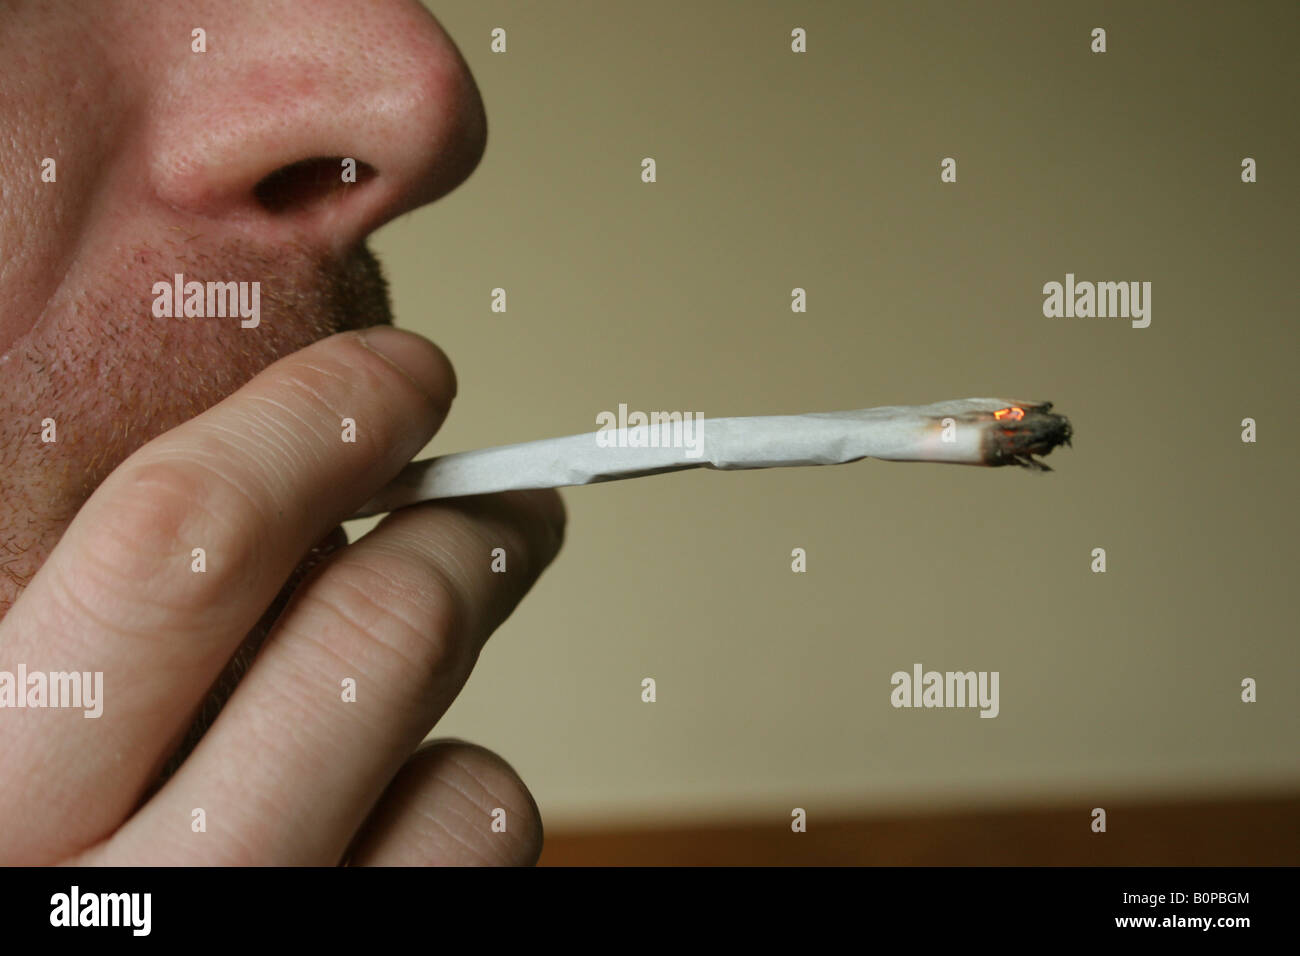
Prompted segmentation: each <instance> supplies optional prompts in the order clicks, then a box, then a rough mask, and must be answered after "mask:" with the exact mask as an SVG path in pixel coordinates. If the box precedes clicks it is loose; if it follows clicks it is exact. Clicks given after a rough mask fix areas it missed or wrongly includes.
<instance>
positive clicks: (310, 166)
mask: <svg viewBox="0 0 1300 956" xmlns="http://www.w3.org/2000/svg"><path fill="white" fill-rule="evenodd" d="M350 165H351V164H349V165H348V166H345V165H344V157H342V156H329V157H316V158H313V159H304V160H300V161H299V162H296V163H291V164H290V165H288V166H282V167H280V168H279V169H277V170H276V171H275V172H273V173H271V174H270V175H269V176H267V177H266V178H264V179H263V180H262V181H261V182H259V183H258V184H257V185H256V186H254V187H253V196H254V197H255V198H256V199H257V201H258V203H260V204H261V206H262V208H263V209H266V210H267V211H268V212H273V213H285V212H293V211H295V210H298V209H304V208H306V207H308V206H314V205H317V204H319V203H321V202H324V201H326V200H328V199H331V198H335V197H341V196H342V195H343V194H344V193H346V192H347V191H348V190H349V189H355V188H356V187H357V186H360V185H361V184H362V183H365V182H367V181H369V180H371V179H373V178H374V176H375V170H374V168H373V167H372V166H370V165H369V164H368V163H363V162H361V160H356V182H351V181H350V180H351V179H352V176H351V175H350V174H349V175H348V181H345V180H344V175H345V174H347V173H349V170H350Z"/></svg>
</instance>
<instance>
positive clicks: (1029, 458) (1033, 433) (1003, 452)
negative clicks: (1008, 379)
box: [984, 402, 1074, 471]
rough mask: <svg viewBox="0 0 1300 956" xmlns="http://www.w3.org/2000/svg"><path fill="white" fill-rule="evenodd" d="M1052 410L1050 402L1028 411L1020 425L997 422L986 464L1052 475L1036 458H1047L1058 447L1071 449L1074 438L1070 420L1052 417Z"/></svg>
mask: <svg viewBox="0 0 1300 956" xmlns="http://www.w3.org/2000/svg"><path fill="white" fill-rule="evenodd" d="M1051 408H1052V403H1051V402H1044V403H1043V404H1042V405H1035V406H1032V407H1027V408H1025V417H1024V418H1022V419H1020V421H1006V422H997V423H996V424H995V426H994V427H993V428H991V429H990V430H989V432H988V437H987V438H986V439H985V445H984V463H985V464H986V465H991V466H994V467H997V466H999V465H1020V466H1021V467H1022V468H1028V469H1030V470H1031V471H1051V470H1052V469H1051V468H1049V467H1048V466H1047V465H1045V464H1044V463H1043V462H1041V461H1038V460H1037V459H1035V458H1034V457H1033V456H1034V455H1046V454H1048V453H1049V452H1051V450H1052V449H1053V448H1055V447H1056V446H1057V445H1069V444H1070V439H1071V438H1072V437H1073V436H1074V428H1073V427H1072V426H1071V425H1070V420H1069V419H1068V418H1066V417H1065V416H1064V415H1056V414H1053V413H1052V412H1051Z"/></svg>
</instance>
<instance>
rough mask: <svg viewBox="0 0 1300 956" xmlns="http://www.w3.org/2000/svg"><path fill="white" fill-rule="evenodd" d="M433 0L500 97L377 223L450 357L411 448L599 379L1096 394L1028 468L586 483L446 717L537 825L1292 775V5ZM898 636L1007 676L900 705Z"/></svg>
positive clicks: (1152, 789) (559, 399) (756, 402)
mask: <svg viewBox="0 0 1300 956" xmlns="http://www.w3.org/2000/svg"><path fill="white" fill-rule="evenodd" d="M429 5H430V7H431V8H432V9H433V10H434V11H435V13H436V14H437V15H438V17H439V19H440V20H441V21H442V23H443V25H444V26H445V27H446V28H447V30H448V31H449V32H450V33H451V35H452V36H453V38H455V40H456V41H457V42H458V43H459V45H460V46H461V49H462V50H463V52H464V54H465V56H466V59H467V60H468V61H469V63H470V65H471V67H472V69H473V71H474V74H475V76H476V77H477V79H478V82H479V85H480V87H481V89H482V91H483V95H484V99H485V102H486V104H487V111H488V117H489V129H490V131H489V143H488V150H487V155H486V157H485V159H484V162H483V164H482V166H481V167H480V169H479V170H478V171H477V172H476V173H475V175H474V176H473V177H472V178H471V179H470V180H469V182H468V183H466V184H465V185H464V186H463V187H461V188H460V189H459V190H458V191H457V192H455V193H454V194H453V195H451V196H450V197H448V198H447V199H445V200H443V201H441V202H439V203H438V204H436V205H435V206H433V207H431V208H429V209H425V210H423V211H421V212H419V213H417V214H415V215H412V216H407V217H405V218H403V219H402V220H401V221H399V222H396V223H393V224H391V225H390V226H388V227H387V228H386V229H385V230H383V232H381V233H380V234H379V236H378V238H377V241H376V243H375V248H376V250H377V252H378V253H379V254H380V256H381V258H382V259H383V260H384V261H385V262H386V264H387V266H388V269H389V270H390V275H391V277H392V280H393V287H394V299H395V305H396V308H397V314H398V320H399V323H400V324H403V325H406V326H409V327H411V328H415V329H417V330H419V331H421V332H424V333H426V334H428V335H430V336H432V337H433V338H435V339H436V340H437V341H439V342H440V343H441V344H442V345H443V346H444V348H446V349H447V351H448V353H449V354H450V355H451V357H452V359H453V361H455V363H456V365H457V368H458V372H459V376H460V383H461V388H460V396H459V398H458V399H457V403H456V407H455V408H454V410H453V412H452V416H451V418H450V420H449V422H448V423H447V426H446V427H445V429H444V430H443V433H442V435H440V436H439V438H438V439H437V440H436V441H435V442H434V443H433V444H432V445H431V446H430V447H429V448H428V449H427V450H426V454H437V453H441V452H447V451H454V450H460V449H465V448H472V447H479V446H484V445H494V444H500V443H505V442H513V441H523V440H527V439H531V438H539V437H544V436H549V435H558V434H568V433H573V432H580V431H590V430H592V429H594V428H595V424H596V423H595V415H596V413H597V412H598V411H600V410H602V409H616V408H617V406H618V404H619V403H620V402H626V403H628V404H629V406H631V407H632V408H641V409H685V410H699V411H702V412H704V413H705V414H706V415H707V416H711V417H720V416H726V415H736V414H765V413H781V412H797V411H810V410H818V409H838V408H857V407H865V406H870V405H881V404H896V403H923V402H930V401H936V400H940V399H948V398H961V397H967V396H972V395H997V396H1010V397H1022V398H1031V399H1037V398H1041V399H1050V400H1052V401H1055V402H1056V403H1057V406H1058V409H1059V410H1061V411H1063V412H1065V413H1066V414H1068V415H1070V416H1071V418H1072V420H1073V422H1074V425H1075V428H1076V431H1077V441H1076V442H1075V447H1074V449H1073V450H1070V449H1062V450H1061V451H1058V452H1057V453H1055V454H1054V455H1053V456H1052V457H1051V459H1050V463H1051V464H1052V465H1053V466H1055V467H1056V468H1057V472H1056V473H1055V474H1052V475H1045V476H1040V475H1033V474H1029V473H1027V472H1022V471H1020V470H1010V469H997V470H986V469H975V468H963V467H946V466H939V465H924V464H906V465H903V464H885V463H881V462H862V463H858V464H855V465H846V466H842V467H838V468H822V469H814V468H808V469H794V470H778V471H768V472H755V473H741V474H720V473H713V472H691V473H686V474H680V475H669V476H664V477H658V478H650V479H643V480H639V481H635V482H630V483H621V484H609V485H603V486H595V487H590V488H580V489H572V490H570V491H568V492H566V493H565V497H566V501H567V502H568V505H569V509H570V515H571V518H570V529H569V543H568V545H567V548H566V552H565V553H564V554H563V555H562V557H561V559H560V561H559V562H558V564H557V565H556V566H555V567H554V568H553V569H552V570H551V571H549V572H548V573H547V575H546V576H545V577H544V578H543V580H542V582H541V584H540V585H539V587H538V588H537V590H536V592H535V593H534V594H533V595H532V596H530V597H529V598H528V600H527V601H526V602H525V604H524V605H523V606H522V607H521V608H520V610H519V611H518V612H517V613H516V614H515V615H514V617H513V618H512V619H511V620H510V621H509V622H508V623H507V624H506V625H505V627H504V628H502V630H501V631H500V632H499V633H498V634H497V636H496V637H495V638H494V639H493V641H492V642H491V643H490V644H489V645H488V647H487V650H486V651H485V652H484V654H483V658H482V661H481V663H480V665H479V668H478V670H477V671H476V672H475V675H474V677H473V678H472V680H471V682H470V684H469V686H468V688H467V689H466V691H465V693H464V694H463V696H462V698H461V699H460V701H459V702H458V703H457V704H456V705H455V706H454V707H453V709H452V710H451V712H450V713H449V715H448V716H447V718H446V719H445V721H444V722H443V724H442V725H441V726H440V727H439V731H438V732H439V734H450V735H457V736H463V737H466V738H469V739H473V740H476V741H479V742H481V743H484V744H486V745H488V746H491V747H493V748H495V749H497V750H498V751H500V752H501V753H502V754H503V755H505V756H506V757H507V758H508V759H509V760H511V761H512V762H513V763H514V764H515V766H516V767H517V769H518V770H519V771H520V772H521V774H522V775H523V776H524V778H525V779H526V780H527V781H528V782H529V783H530V785H531V786H532V788H533V790H534V793H535V794H536V796H537V798H538V802H539V803H540V805H541V807H542V810H543V813H544V815H545V816H546V818H547V821H548V824H549V825H551V826H552V827H554V826H556V825H572V824H593V825H594V824H599V823H602V822H608V821H613V820H620V821H639V820H666V819H668V818H682V817H705V818H708V817H717V816H729V817H732V818H738V817H749V816H755V815H761V814H768V813H770V814H773V815H775V816H779V817H788V814H789V810H790V808H791V807H792V806H803V807H806V808H808V809H809V811H810V813H816V814H831V813H839V812H848V811H852V810H857V809H866V808H874V807H884V806H920V805H936V804H953V805H960V804H969V803H985V802H994V803H1005V802H1011V801H1020V800H1033V799H1040V798H1056V799H1068V800H1076V799H1077V800H1079V801H1081V802H1084V803H1086V804H1087V805H1088V806H1089V807H1091V806H1093V805H1095V802H1100V801H1104V800H1105V799H1106V798H1107V797H1108V796H1113V795H1118V794H1122V795H1125V796H1134V795H1139V794H1151V795H1166V796H1169V795H1175V796H1176V795H1183V794H1187V795H1192V794H1197V795H1204V794H1210V793H1241V794H1248V793H1255V792H1263V791H1266V790H1274V789H1278V788H1284V787H1288V786H1289V787H1293V788H1294V787H1296V786H1297V785H1300V756H1298V753H1297V742H1296V739H1297V738H1296V730H1297V716H1298V715H1300V692H1298V691H1297V684H1296V675H1297V673H1298V672H1300V666H1298V665H1300V653H1297V649H1296V615H1295V607H1296V605H1295V595H1296V585H1295V574H1296V567H1297V561H1296V557H1297V553H1296V552H1297V517H1296V505H1295V482H1296V474H1297V464H1298V462H1297V451H1296V448H1297V441H1296V435H1295V431H1294V419H1295V381H1294V376H1293V375H1292V366H1293V363H1294V361H1295V354H1296V346H1297V335H1296V328H1295V321H1296V292H1295V271H1296V270H1295V258H1296V224H1297V222H1298V221H1300V208H1298V206H1300V201H1298V196H1300V190H1297V188H1296V179H1295V176H1296V169H1295V160H1296V157H1297V155H1300V142H1297V139H1298V136H1297V128H1296V116H1297V112H1298V111H1297V92H1296V90H1297V87H1296V82H1295V52H1294V42H1295V38H1296V37H1297V36H1298V35H1300V30H1297V27H1298V26H1300V14H1298V13H1297V11H1298V10H1300V7H1298V6H1297V5H1296V4H1294V3H1289V2H1288V3H1272V4H1265V3H1251V4H1244V5H1238V6H1231V5H1229V6H1224V5H1222V4H1187V3H1179V4H1172V3H1163V4H1158V3H1143V4H1113V5H1112V4H1094V3H1088V4H1083V3H1052V4H1041V3H1036V2H1035V3H1019V4H1008V3H996V4H970V3H945V4H921V3H906V4H905V3H901V2H900V3H885V4H863V3H856V2H854V3H849V2H841V3H833V2H817V3H803V4H796V3H778V2H743V3H742V2H725V3H724V2H718V0H708V2H654V3H615V2H610V3H576V2H567V0H550V2H546V3H516V2H504V0H490V2H485V0H456V2H441V0H431V2H430V4H429ZM497 26H500V27H504V28H505V29H506V30H507V31H508V36H509V52H508V53H507V54H505V55H492V54H491V53H490V52H489V50H488V42H489V31H490V30H491V29H492V28H493V27H497ZM794 26H802V27H805V28H806V29H807V30H808V35H809V41H808V44H809V52H808V53H807V54H805V55H802V56H797V55H794V54H792V53H790V52H789V39H788V37H789V32H790V29H791V28H792V27H794ZM1095 26H1102V27H1105V28H1106V29H1107V31H1108V47H1109V51H1108V52H1107V53H1105V54H1104V55H1094V54H1092V53H1090V52H1089V32H1090V30H1091V29H1092V28H1093V27H1095ZM644 156H653V157H654V158H655V159H656V160H657V162H658V175H659V182H658V183H656V184H654V185H644V184H642V183H641V182H640V181H639V170H640V167H639V164H640V160H641V159H642V157H644ZM946 156H951V157H954V158H956V160H957V163H958V182H957V183H956V184H941V183H940V181H939V163H940V160H941V159H942V158H943V157H946ZM1245 156H1251V157H1254V158H1255V159H1256V160H1257V161H1258V163H1259V182H1258V183H1256V184H1253V185H1246V184H1243V183H1242V182H1241V181H1240V163H1241V159H1242V157H1245ZM1067 272H1073V273H1075V274H1076V275H1077V276H1078V278H1080V279H1092V280H1144V281H1150V282H1151V283H1152V284H1153V288H1152V322H1151V325H1150V327H1149V328H1146V329H1141V330H1139V329H1133V328H1131V327H1130V326H1129V324H1128V323H1127V322H1126V321H1124V320H1122V319H1049V318H1045V317H1044V316H1043V313H1042V304H1043V295H1042V292H1041V289H1042V286H1043V284H1044V283H1045V282H1049V281H1053V280H1055V281H1062V280H1063V279H1064V276H1065V274H1066V273H1067ZM496 286H502V287H504V288H506V290H507V292H508V295H509V312H508V313H507V314H505V315H498V314H493V313H492V312H490V311H489V308H488V304H489V290H490V289H492V288H493V287H496ZM795 286H802V287H804V288H806V289H807V290H808V296H809V311H808V312H807V314H803V315H796V314H792V313H791V311H790V308H789V296H790V290H791V289H792V288H793V287H795ZM1246 416H1251V417H1254V418H1256V419H1257V420H1258V423H1259V442H1258V443H1257V444H1253V445H1246V444H1243V443H1242V442H1241V441H1240V440H1239V432H1240V426H1239V422H1240V421H1241V419H1242V418H1243V417H1246ZM352 531H353V534H354V536H355V534H356V532H357V531H358V528H353V529H352ZM794 547H803V548H806V549H807V551H808V555H809V557H808V573H807V574H793V573H791V570H790V551H791V549H792V548H794ZM1096 547H1104V548H1106V549H1107V553H1108V564H1109V570H1108V572H1107V573H1105V574H1094V573H1091V572H1090V570H1089V563H1090V552H1091V550H1092V549H1093V548H1096ZM915 662H921V663H923V664H924V665H925V666H926V667H927V668H934V669H938V670H966V669H975V670H997V671H999V672H1000V674H1001V688H1000V690H1001V694H1000V696H1001V714H1000V716H998V717H997V718H996V719H994V720H987V719H979V718H978V717H977V716H976V714H975V712H973V711H956V710H895V709H893V708H892V707H891V706H890V703H889V692H890V689H891V688H890V683H889V678H890V675H891V674H892V673H893V672H894V671H896V670H910V668H911V666H912V665H913V663H915ZM647 676H650V677H654V678H655V679H656V680H657V682H658V691H659V700H658V702H657V703H655V704H653V705H650V704H643V703H641V701H640V682H641V679H642V678H643V677H647ZM1247 676H1250V677H1255V678H1256V679H1258V681H1259V702H1258V703H1255V704H1244V703H1241V702H1240V700H1239V693H1240V690H1239V684H1240V681H1241V680H1242V678H1243V677H1247Z"/></svg>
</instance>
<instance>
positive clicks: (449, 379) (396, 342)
mask: <svg viewBox="0 0 1300 956" xmlns="http://www.w3.org/2000/svg"><path fill="white" fill-rule="evenodd" d="M358 335H359V337H360V339H361V344H362V345H364V346H365V347H366V348H368V349H369V350H370V351H372V352H374V353H375V354H377V355H379V356H380V357H382V358H385V359H387V360H388V361H389V363H390V364H392V365H394V366H396V367H397V369H398V371H400V372H402V373H403V374H404V375H405V376H406V377H407V378H408V379H410V380H411V382H412V383H413V384H414V385H415V386H416V387H417V388H418V389H420V391H422V392H424V394H425V395H427V396H429V399H430V400H431V401H433V402H435V403H438V404H443V405H445V404H447V403H449V402H450V401H451V399H452V398H453V397H455V395H456V373H455V372H454V371H452V368H451V362H450V361H449V360H448V359H447V356H446V355H444V354H443V351H442V349H440V348H438V346H436V345H434V344H433V343H432V342H430V341H429V340H428V339H426V338H422V337H421V336H418V335H416V334H415V333H413V332H405V331H403V330H402V329H395V328H393V327H392V326H391V325H375V326H371V327H370V328H368V329H362V330H361V331H360V332H359V333H358Z"/></svg>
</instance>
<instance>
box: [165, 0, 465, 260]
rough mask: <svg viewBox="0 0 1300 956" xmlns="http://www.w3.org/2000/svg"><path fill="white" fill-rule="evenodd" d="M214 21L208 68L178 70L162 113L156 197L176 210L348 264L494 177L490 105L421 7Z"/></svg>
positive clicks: (236, 8)
mask: <svg viewBox="0 0 1300 956" xmlns="http://www.w3.org/2000/svg"><path fill="white" fill-rule="evenodd" d="M212 9H213V15H212V17H211V18H210V20H209V21H208V23H207V25H206V26H205V27H204V28H203V29H204V34H205V35H204V37H203V40H204V44H205V45H206V47H207V52H194V51H193V50H192V49H190V48H189V47H186V48H185V52H184V54H183V56H182V57H181V58H180V59H179V61H177V60H176V59H174V58H170V57H168V58H167V59H168V60H169V61H170V62H169V63H168V64H167V66H168V69H167V75H166V78H165V80H164V81H163V83H162V84H161V85H162V86H163V89H162V90H158V89H157V84H156V83H155V92H154V94H153V97H152V99H151V107H150V109H149V111H148V112H149V117H150V120H149V123H148V133H147V149H148V156H149V160H148V165H149V167H150V169H151V176H150V180H151V186H152V189H153V192H154V193H155V195H156V198H158V199H160V200H162V201H164V202H165V203H167V204H168V205H170V206H171V207H173V208H174V209H178V210H181V211H183V212H186V213H191V214H196V215H199V216H203V217H207V218H211V219H217V220H221V221H222V223H223V224H225V225H228V226H229V228H231V229H237V230H242V231H245V232H249V233H254V234H256V236H255V238H261V239H265V240H272V241H273V240H275V239H279V238H289V237H293V238H296V239H299V240H306V241H307V242H309V243H311V244H314V245H319V246H321V247H323V248H329V249H332V250H333V251H335V252H336V253H341V252H342V251H344V250H345V249H347V248H348V247H349V246H351V245H353V244H355V243H357V242H359V241H360V240H362V239H363V238H365V236H366V235H367V234H368V233H370V232H372V231H373V230H374V229H376V228H378V227H379V226H380V225H382V224H383V223H385V222H387V221H388V220H390V219H392V218H394V217H395V216H398V215H400V214H401V213H403V212H406V211H408V210H410V209H414V208H415V207H417V206H420V205H423V204H424V203H427V202H432V201H433V200H435V199H437V198H438V197H439V196H442V195H444V194H445V193H447V192H449V191H451V190H452V189H454V188H455V187H456V186H457V185H458V184H459V183H461V182H462V181H463V180H464V179H465V178H466V177H467V176H469V174H470V173H471V172H472V171H473V169H474V167H475V166H476V165H477V164H478V161H479V159H480V157H481V156H482V153H483V147H484V144H485V142H486V137H487V122H486V119H485V117H484V113H483V103H482V100H481V99H480V97H479V93H478V89H477V87H476V86H475V84H474V80H473V78H472V77H471V76H470V73H469V69H468V68H467V67H466V65H465V62H464V60H463V59H462V58H461V56H460V53H459V52H458V51H457V49H456V47H455V46H454V44H453V43H452V41H451V40H450V39H449V38H448V36H447V34H446V33H445V32H444V31H443V30H442V28H441V27H440V26H439V25H438V24H437V22H436V21H435V20H434V19H433V18H432V17H431V16H430V15H429V14H428V13H426V12H425V11H424V10H423V8H421V7H420V6H419V5H418V4H416V3H414V2H410V0H402V2H392V0H381V2H366V3H356V2H355V0H314V2H313V3H284V4H281V3H267V4H265V5H263V4H260V3H259V4H218V5H215V6H214V7H213V8H212ZM241 10H243V11H247V12H246V13H241V12H240V11H241ZM173 22H175V21H173ZM189 34H190V30H189V29H186V31H185V37H186V39H187V40H188V39H189ZM173 42H175V41H174V40H173ZM159 93H161V95H159Z"/></svg>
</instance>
